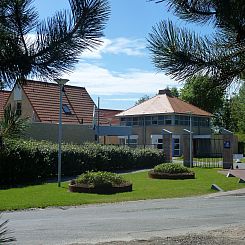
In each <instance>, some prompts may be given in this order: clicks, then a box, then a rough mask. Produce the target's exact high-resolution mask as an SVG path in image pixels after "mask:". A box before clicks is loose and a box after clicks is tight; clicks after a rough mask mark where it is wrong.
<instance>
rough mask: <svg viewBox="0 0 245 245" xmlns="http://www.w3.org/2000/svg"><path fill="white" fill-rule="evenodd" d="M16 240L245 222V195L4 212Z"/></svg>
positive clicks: (87, 239)
mask: <svg viewBox="0 0 245 245" xmlns="http://www.w3.org/2000/svg"><path fill="white" fill-rule="evenodd" d="M3 219H9V221H10V222H9V224H8V228H10V229H11V230H13V232H14V233H13V235H14V236H15V237H16V238H17V244H21V245H40V244H42V245H50V244H57V245H62V244H72V243H96V242H102V241H116V240H123V241H129V240H133V239H149V238H151V237H156V236H158V237H165V236H174V235H181V234H186V233H187V232H191V233H192V232H202V231H208V230H212V229H218V228H222V227H225V226H227V225H244V224H245V196H220V197H208V196H202V197H192V198H176V199H165V200H148V201H137V202H124V203H117V204H102V205H89V206H80V207H67V208H66V207H65V208H47V209H42V210H40V209H37V210H28V211H18V212H5V213H3Z"/></svg>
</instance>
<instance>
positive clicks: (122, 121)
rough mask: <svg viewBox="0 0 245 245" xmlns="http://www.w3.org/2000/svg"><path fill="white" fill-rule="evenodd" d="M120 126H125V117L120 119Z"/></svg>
mask: <svg viewBox="0 0 245 245" xmlns="http://www.w3.org/2000/svg"><path fill="white" fill-rule="evenodd" d="M121 126H126V118H125V117H122V118H121Z"/></svg>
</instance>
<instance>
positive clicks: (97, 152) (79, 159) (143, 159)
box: [0, 140, 164, 185]
mask: <svg viewBox="0 0 245 245" xmlns="http://www.w3.org/2000/svg"><path fill="white" fill-rule="evenodd" d="M57 158H58V146H57V144H53V143H50V142H43V141H29V140H28V141H27V140H7V141H5V146H4V148H2V149H1V151H0V185H2V184H16V183H25V182H32V181H33V180H38V179H45V178H50V177H54V176H56V174H57V161H58V160H57ZM163 161H164V154H163V153H162V152H160V151H158V150H157V149H150V148H147V149H139V148H136V149H133V148H129V147H125V146H120V147H119V146H111V145H98V144H93V143H86V144H84V145H72V144H64V145H62V175H63V176H74V175H78V174H81V173H83V172H86V171H92V170H93V171H112V172H113V171H118V170H131V169H143V168H151V167H154V166H155V165H157V164H159V163H162V162H163Z"/></svg>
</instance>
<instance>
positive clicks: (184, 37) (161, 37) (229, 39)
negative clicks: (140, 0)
mask: <svg viewBox="0 0 245 245" xmlns="http://www.w3.org/2000/svg"><path fill="white" fill-rule="evenodd" d="M151 1H155V2H158V3H159V2H166V3H167V4H168V6H169V10H172V11H173V12H174V13H175V15H176V16H177V17H179V18H180V19H182V20H184V21H186V22H189V23H192V22H194V23H196V24H199V25H209V27H210V28H213V30H215V32H214V34H213V35H209V36H202V35H199V34H198V33H196V32H193V31H190V30H188V29H186V28H180V27H177V26H176V25H175V24H174V23H173V22H171V21H168V20H164V21H161V22H160V23H159V24H158V25H157V26H155V27H153V30H152V33H151V34H150V36H149V40H148V41H149V49H150V51H151V53H152V59H153V62H154V64H155V66H156V68H158V69H159V70H161V71H164V72H166V74H168V75H171V76H172V77H174V78H175V79H178V80H181V81H184V80H186V79H187V78H190V77H192V76H193V75H208V76H209V77H210V81H211V82H212V86H213V87H216V86H218V87H222V88H226V87H228V86H229V85H230V84H231V83H232V82H233V81H236V80H238V79H240V78H241V77H243V76H244V75H243V74H244V71H245V62H244V60H245V49H244V45H245V24H244V23H245V4H244V0H212V1H211V0H202V1H196V0H151Z"/></svg>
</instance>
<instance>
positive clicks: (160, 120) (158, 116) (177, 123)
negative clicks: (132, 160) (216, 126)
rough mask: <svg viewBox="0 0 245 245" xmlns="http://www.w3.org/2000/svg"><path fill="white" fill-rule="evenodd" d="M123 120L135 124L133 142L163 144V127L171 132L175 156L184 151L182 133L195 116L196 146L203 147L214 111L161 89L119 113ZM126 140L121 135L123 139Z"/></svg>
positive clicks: (127, 124) (194, 133)
mask: <svg viewBox="0 0 245 245" xmlns="http://www.w3.org/2000/svg"><path fill="white" fill-rule="evenodd" d="M116 116H117V117H118V118H120V124H121V125H125V126H132V128H133V131H132V132H133V135H131V136H130V140H131V141H132V143H135V144H139V145H154V146H156V147H158V148H161V147H162V143H163V142H162V140H163V130H167V131H169V132H172V137H173V144H172V145H173V146H172V149H173V152H172V154H173V156H180V155H181V154H182V150H183V147H182V144H183V135H184V134H185V133H186V131H185V130H186V129H187V130H188V129H189V128H190V116H191V120H192V132H193V149H194V152H195V149H197V148H198V149H199V150H202V146H203V147H204V146H205V145H206V144H207V142H208V140H209V139H210V138H211V127H210V119H211V117H212V114H211V113H209V112H207V111H204V110H202V109H200V108H198V107H196V106H193V105H191V104H189V103H187V102H185V101H182V100H180V99H179V98H176V97H173V96H172V95H171V92H170V90H168V89H164V90H159V93H158V94H157V95H156V96H154V97H153V98H151V99H149V100H147V101H145V102H143V103H141V104H139V105H136V106H134V107H132V108H130V109H128V110H125V111H123V112H121V113H119V114H117V115H116ZM123 140H124V141H125V142H126V141H127V138H126V137H124V138H123V137H122V141H123Z"/></svg>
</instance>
